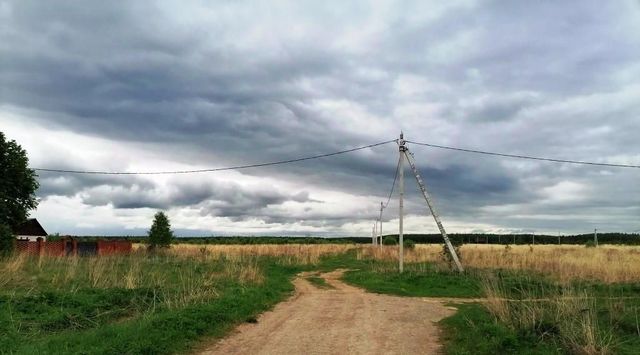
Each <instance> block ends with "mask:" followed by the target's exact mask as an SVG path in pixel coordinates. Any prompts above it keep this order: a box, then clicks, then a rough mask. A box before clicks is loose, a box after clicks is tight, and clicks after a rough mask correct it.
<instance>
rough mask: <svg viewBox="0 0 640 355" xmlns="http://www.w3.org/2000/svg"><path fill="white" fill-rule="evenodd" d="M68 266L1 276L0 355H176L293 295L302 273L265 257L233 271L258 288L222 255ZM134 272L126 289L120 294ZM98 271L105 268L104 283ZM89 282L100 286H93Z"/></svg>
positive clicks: (51, 263) (31, 266) (32, 262)
mask: <svg viewBox="0 0 640 355" xmlns="http://www.w3.org/2000/svg"><path fill="white" fill-rule="evenodd" d="M43 260H44V259H43ZM69 262H70V261H69V260H60V259H51V260H48V259H46V260H44V262H42V263H39V262H38V260H37V259H36V258H34V259H29V260H26V261H25V262H24V264H23V265H22V266H21V267H20V269H19V270H17V271H16V272H15V273H13V274H12V275H10V276H9V275H7V274H6V273H5V274H4V275H2V277H0V283H3V284H4V286H3V287H2V288H0V353H12V354H45V353H46V354H113V353H123V354H169V353H176V352H185V351H187V350H189V349H190V348H191V347H193V346H194V345H197V344H198V342H200V341H202V339H203V338H204V337H207V338H216V337H221V336H223V335H224V334H226V332H228V331H229V330H230V329H232V328H233V327H234V326H235V325H237V324H239V323H242V322H245V321H251V320H252V319H255V318H256V317H257V316H258V315H259V314H260V313H262V312H264V311H265V310H268V309H269V308H271V307H272V306H273V305H275V304H276V303H278V302H280V301H281V300H283V299H284V298H286V297H287V296H288V295H290V294H291V292H292V291H293V284H292V283H291V279H292V278H293V277H294V276H295V274H296V273H298V272H300V271H301V270H303V269H304V268H305V267H303V266H297V265H294V266H287V265H282V264H281V263H279V262H278V260H277V259H275V258H269V257H260V258H258V257H251V258H247V259H246V260H243V261H240V264H239V265H238V270H241V269H242V267H244V266H252V265H253V266H254V267H257V268H258V269H259V270H260V273H261V276H262V278H261V280H262V281H261V282H258V281H252V280H244V281H243V279H242V277H240V275H239V274H238V275H235V274H234V272H236V271H234V270H235V269H233V262H232V261H229V260H226V259H225V258H221V259H220V260H204V259H202V260H197V259H193V258H177V257H171V256H160V257H150V258H148V257H145V256H140V255H134V256H131V257H118V258H113V259H110V260H107V259H105V263H106V266H101V265H100V264H96V262H97V260H95V259H92V258H86V259H79V260H77V264H69ZM136 265H137V266H136ZM230 265H231V267H232V269H231V271H229V272H227V273H225V270H227V269H228V268H229V267H230ZM0 266H2V264H0ZM136 267H137V268H140V274H139V275H138V276H137V277H138V279H137V281H136V283H135V285H134V286H135V287H132V288H126V287H123V285H124V284H126V282H125V280H126V275H128V274H130V271H129V270H131V269H132V268H133V269H135V268H136ZM307 268H308V267H307ZM72 270H75V271H74V272H73V275H72V276H71V277H68V279H64V277H65V275H68V274H69V273H70V272H71V271H72ZM98 270H106V271H105V272H104V275H103V276H102V277H103V280H104V281H100V280H101V278H100V277H98V276H96V275H97V272H98ZM237 272H238V273H239V272H240V271H237ZM92 275H93V276H92ZM109 275H111V276H109ZM63 279H64V280H63ZM96 282H98V283H99V284H100V286H96V287H94V286H93V285H92V284H93V283H96Z"/></svg>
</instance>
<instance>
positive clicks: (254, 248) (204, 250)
mask: <svg viewBox="0 0 640 355" xmlns="http://www.w3.org/2000/svg"><path fill="white" fill-rule="evenodd" d="M142 247H144V246H143V245H137V246H136V248H142ZM353 248H354V246H353V245H347V244H256V245H197V244H175V245H173V246H171V249H170V250H169V253H172V254H175V255H177V256H187V257H202V256H206V257H208V258H216V259H217V258H221V257H224V258H226V259H227V260H236V261H243V260H246V259H248V258H253V257H256V256H273V257H278V262H280V263H281V264H283V265H294V264H297V265H313V264H317V263H318V262H320V258H321V257H322V256H323V255H335V254H340V253H344V252H346V251H347V250H350V249H353Z"/></svg>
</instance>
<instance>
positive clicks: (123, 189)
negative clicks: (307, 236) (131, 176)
mask: <svg viewBox="0 0 640 355" xmlns="http://www.w3.org/2000/svg"><path fill="white" fill-rule="evenodd" d="M79 196H80V197H81V199H82V201H83V203H85V204H87V205H92V206H104V205H111V206H113V208H116V209H137V208H152V209H169V208H172V207H184V206H189V207H194V206H195V207H197V206H201V211H202V214H203V215H210V216H216V217H227V218H230V219H232V220H242V219H245V218H249V216H253V217H255V218H262V217H263V216H262V214H261V211H262V210H263V209H265V208H267V207H269V206H276V205H282V204H283V203H285V202H288V201H292V202H299V203H302V202H315V203H321V201H318V200H313V199H311V198H310V197H309V193H308V192H307V191H299V192H295V193H285V192H281V191H278V190H276V189H274V188H272V187H269V186H265V187H261V188H257V187H247V186H242V185H240V184H237V183H233V182H224V181H216V180H212V181H210V182H207V183H186V182H184V181H180V180H175V179H174V180H170V181H169V182H168V183H167V184H165V185H160V184H155V185H145V186H141V185H139V184H131V185H122V184H118V183H112V184H110V185H100V186H97V187H94V188H86V189H85V190H83V191H81V192H79Z"/></svg>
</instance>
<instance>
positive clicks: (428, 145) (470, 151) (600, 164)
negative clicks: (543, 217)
mask: <svg viewBox="0 0 640 355" xmlns="http://www.w3.org/2000/svg"><path fill="white" fill-rule="evenodd" d="M406 142H407V143H412V144H416V145H422V146H426V147H432V148H439V149H448V150H455V151H459V152H466V153H475V154H484V155H493V156H499V157H507V158H519V159H529V160H540V161H550V162H554V163H568V164H581V165H595V166H606V167H611V168H636V169H640V165H631V164H612V163H596V162H590V161H582V160H568V159H554V158H543V157H534V156H528V155H518V154H505V153H496V152H488V151H484V150H476V149H464V148H457V147H448V146H445V145H438V144H430V143H421V142H414V141H410V140H407V141H406Z"/></svg>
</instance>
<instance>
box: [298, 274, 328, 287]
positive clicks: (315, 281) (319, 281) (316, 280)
mask: <svg viewBox="0 0 640 355" xmlns="http://www.w3.org/2000/svg"><path fill="white" fill-rule="evenodd" d="M305 280H307V281H309V282H310V283H311V284H312V285H314V286H316V287H317V288H322V289H331V288H334V287H333V286H331V285H330V284H329V283H327V280H325V279H323V278H322V277H320V276H317V275H311V276H307V277H305Z"/></svg>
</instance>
